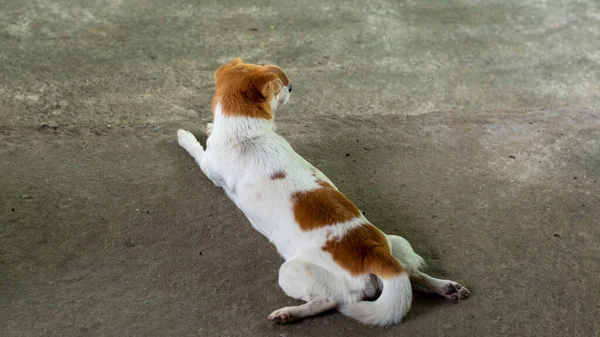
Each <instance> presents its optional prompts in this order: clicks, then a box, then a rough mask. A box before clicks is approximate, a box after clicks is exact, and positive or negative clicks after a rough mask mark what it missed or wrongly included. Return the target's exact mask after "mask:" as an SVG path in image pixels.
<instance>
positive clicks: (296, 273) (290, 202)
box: [177, 58, 469, 325]
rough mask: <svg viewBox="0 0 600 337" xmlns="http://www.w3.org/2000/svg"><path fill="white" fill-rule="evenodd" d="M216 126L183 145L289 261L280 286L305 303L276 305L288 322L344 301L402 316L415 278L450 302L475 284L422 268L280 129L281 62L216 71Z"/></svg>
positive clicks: (354, 309) (385, 318) (286, 86)
mask: <svg viewBox="0 0 600 337" xmlns="http://www.w3.org/2000/svg"><path fill="white" fill-rule="evenodd" d="M214 78H215V84H216V93H215V97H214V100H213V106H212V111H213V118H214V119H213V121H214V124H209V125H207V134H208V135H209V137H208V140H207V142H206V149H203V148H202V146H201V145H200V143H198V141H197V140H196V138H195V137H194V136H193V135H192V134H191V133H189V132H188V131H185V130H178V131H177V138H178V141H179V145H181V147H183V148H184V149H185V150H186V151H187V152H188V153H189V154H190V155H191V156H192V157H194V159H195V160H196V162H197V163H198V164H199V165H200V168H201V170H202V172H204V174H205V175H206V176H207V177H208V178H209V179H210V180H212V181H213V182H214V183H215V185H217V186H220V187H222V188H223V189H224V190H225V193H227V195H228V196H229V198H231V200H233V202H235V204H236V205H237V206H238V207H239V208H240V209H241V210H242V211H243V212H244V214H245V215H246V216H247V217H248V220H250V223H251V224H252V226H253V227H254V228H256V230H258V231H259V232H260V233H262V234H263V235H264V236H266V237H267V238H268V239H269V241H271V242H272V243H273V244H274V245H275V247H276V248H277V251H278V252H279V254H281V256H282V257H283V258H284V259H285V263H284V264H283V265H282V266H281V268H280V269H279V285H280V286H281V288H282V289H283V291H285V293H286V294H287V295H289V296H291V297H293V298H296V299H301V300H303V301H306V303H305V304H302V305H298V306H293V307H285V308H281V309H279V310H276V311H274V312H273V313H271V314H270V315H269V317H268V318H269V319H270V320H273V321H276V322H280V323H285V322H290V321H293V320H295V319H298V318H301V317H306V316H311V315H315V314H318V313H320V312H323V311H326V310H330V309H334V308H336V309H337V310H339V311H340V312H342V313H343V314H345V315H348V316H350V317H353V318H355V319H357V320H359V321H360V322H363V323H366V324H373V325H387V324H393V323H398V322H400V320H401V319H402V317H403V316H404V315H405V314H406V313H407V312H408V310H409V308H410V305H411V300H412V289H411V282H412V283H413V284H414V285H416V286H417V287H418V288H419V289H421V290H424V291H427V292H433V293H437V294H440V295H442V296H444V297H447V298H449V299H452V300H460V299H464V298H466V297H467V296H468V295H469V291H468V290H467V288H465V287H463V286H461V285H460V284H458V283H456V282H454V281H450V280H441V279H436V278H433V277H431V276H429V275H426V274H424V273H423V272H421V271H419V269H420V268H421V267H422V266H423V265H424V261H423V259H422V258H421V257H420V256H419V255H417V254H416V253H415V252H414V251H413V249H412V248H411V246H410V244H409V243H408V241H406V240H405V239H403V238H401V237H399V236H395V235H386V234H384V233H383V232H381V231H380V230H379V229H377V228H376V227H375V226H373V225H372V224H371V223H370V222H369V221H368V220H367V219H366V218H365V217H364V215H363V214H362V213H361V212H360V211H359V209H358V208H357V207H356V206H355V205H354V204H353V203H352V202H350V201H349V200H348V199H347V198H346V197H345V196H344V195H343V194H342V193H341V192H340V191H338V189H337V188H336V187H335V186H334V185H333V183H332V182H331V181H330V180H329V179H328V178H327V177H326V176H325V175H324V174H323V173H321V172H320V171H319V170H317V169H316V168H315V167H314V166H312V165H311V164H310V163H309V162H307V161H306V160H305V159H304V158H302V157H301V156H300V155H298V154H297V153H296V152H295V151H294V150H293V149H292V147H291V146H290V144H289V143H288V142H287V141H286V140H285V139H283V138H282V137H281V136H279V135H278V134H276V133H275V131H274V122H273V117H274V116H273V112H274V111H275V109H276V108H277V107H278V106H280V105H283V104H285V103H286V102H287V101H288V99H289V97H290V92H291V91H292V84H291V83H290V80H289V78H288V76H287V75H286V74H285V73H284V72H283V70H281V69H280V68H278V67H276V66H273V65H265V66H259V65H253V64H247V63H243V62H242V60H241V59H239V58H237V59H234V60H233V61H231V62H229V63H228V64H226V65H223V66H222V67H220V68H219V69H218V70H217V71H216V72H215V74H214Z"/></svg>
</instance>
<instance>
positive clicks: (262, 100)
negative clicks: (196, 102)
mask: <svg viewBox="0 0 600 337" xmlns="http://www.w3.org/2000/svg"><path fill="white" fill-rule="evenodd" d="M214 77H215V86H216V92H215V98H214V100H213V114H214V108H215V106H216V105H217V104H220V105H221V108H222V110H223V114H225V115H227V116H245V117H252V118H267V119H271V118H273V111H275V109H276V108H277V107H278V106H280V105H283V104H285V103H287V101H288V99H289V98H290V93H291V92H292V84H291V82H290V79H289V78H288V76H287V75H286V74H285V72H284V71H283V70H281V68H279V67H277V66H274V65H263V66H260V65H256V64H249V63H243V62H242V59H241V58H236V59H234V60H232V61H230V62H229V63H227V64H225V65H223V66H221V67H219V69H217V71H215V74H214Z"/></svg>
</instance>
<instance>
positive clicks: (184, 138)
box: [177, 129, 203, 155]
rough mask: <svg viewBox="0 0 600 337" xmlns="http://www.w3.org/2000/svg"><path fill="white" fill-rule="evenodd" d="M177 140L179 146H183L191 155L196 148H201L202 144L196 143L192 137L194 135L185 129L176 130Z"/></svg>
mask: <svg viewBox="0 0 600 337" xmlns="http://www.w3.org/2000/svg"><path fill="white" fill-rule="evenodd" d="M177 142H178V143H179V146H181V147H182V148H184V149H185V150H186V151H187V152H189V153H190V154H192V155H193V154H194V153H195V152H196V151H198V150H200V151H202V150H203V149H202V145H200V143H198V141H197V140H196V137H194V135H193V134H192V133H191V132H189V131H186V130H182V129H179V130H177Z"/></svg>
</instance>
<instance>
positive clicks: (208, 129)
mask: <svg viewBox="0 0 600 337" xmlns="http://www.w3.org/2000/svg"><path fill="white" fill-rule="evenodd" d="M213 125H214V124H213V123H206V136H207V137H210V134H211V133H212V131H213Z"/></svg>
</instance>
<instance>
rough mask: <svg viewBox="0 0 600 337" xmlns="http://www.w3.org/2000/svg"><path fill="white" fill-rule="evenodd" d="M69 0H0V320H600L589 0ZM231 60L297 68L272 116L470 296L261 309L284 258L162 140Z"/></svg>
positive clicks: (151, 324) (207, 95) (238, 326)
mask: <svg viewBox="0 0 600 337" xmlns="http://www.w3.org/2000/svg"><path fill="white" fill-rule="evenodd" d="M73 3H74V1H66V0H56V1H49V0H34V1H26V2H25V1H19V0H3V1H2V0H0V334H1V335H2V336H11V337H12V336H319V337H328V336H342V335H343V336H380V335H390V336H392V335H398V336H586V337H588V336H598V334H599V331H600V323H598V322H600V317H599V316H600V282H599V281H598V275H600V243H599V242H600V210H599V203H600V4H599V3H598V2H597V1H595V0H582V1H475V0H464V1H445V0H437V1H393V0H387V1H385V0H378V1H368V2H365V1H360V0H354V1H343V2H342V1H340V2H335V4H333V2H319V1H293V2H285V3H284V2H281V1H277V2H276V1H269V0H260V1H255V2H254V5H251V4H250V2H241V1H240V2H238V1H222V0H219V1H201V2H194V1H170V2H169V1H158V0H153V1H119V0H112V1H77V2H76V3H75V4H73ZM235 56H242V57H244V58H245V59H246V60H247V61H251V62H257V63H265V62H269V63H276V64H278V65H280V66H281V67H283V68H284V69H286V70H287V71H288V72H289V75H290V76H291V78H292V80H293V81H294V93H293V95H292V98H291V101H290V103H289V104H288V105H286V106H285V107H284V108H283V109H282V110H281V111H280V114H279V116H278V120H279V130H280V132H281V133H282V134H283V135H285V136H286V137H287V138H288V139H289V141H290V142H291V144H292V145H293V146H294V147H295V148H296V150H297V151H298V152H299V153H300V154H302V155H303V156H305V157H306V158H307V159H308V160H310V161H311V162H313V163H314V164H315V165H316V166H318V167H319V168H320V169H321V170H322V171H324V172H325V173H326V174H328V175H329V176H330V178H331V179H332V180H333V181H334V182H335V183H336V184H337V185H338V187H339V188H340V189H341V190H343V191H344V192H345V193H346V194H347V195H348V196H349V197H350V198H351V199H352V200H353V201H354V202H355V203H357V205H358V206H359V207H360V208H361V209H363V210H364V211H365V212H366V215H367V217H368V218H369V219H370V220H371V221H372V222H373V223H375V224H376V225H378V226H379V227H380V228H381V229H383V230H384V231H386V232H388V233H392V234H398V235H402V236H404V237H406V238H407V239H408V240H410V241H411V243H412V244H413V247H414V248H415V250H417V251H418V252H419V253H421V254H422V255H423V256H424V257H425V258H426V260H427V261H428V262H429V265H430V268H429V270H430V272H431V274H434V275H439V276H443V277H446V278H451V279H455V280H457V281H459V282H461V283H462V284H464V285H466V286H468V287H469V289H470V290H471V294H472V296H471V298H469V299H468V300H466V301H463V302H461V303H459V304H457V305H455V304H453V303H449V302H448V301H446V300H444V299H439V298H437V297H433V296H427V295H420V294H416V295H415V301H414V304H413V310H412V311H411V312H410V314H409V315H408V317H407V318H406V319H405V321H404V323H403V324H401V325H397V326H393V327H390V328H385V329H381V328H372V327H367V326H363V325H360V324H358V323H355V322H354V321H352V320H350V319H348V318H346V317H344V316H342V315H340V314H338V313H330V314H324V315H321V316H320V317H317V318H312V319H306V320H304V321H301V322H299V323H297V324H293V325H287V326H279V325H273V324H271V323H270V322H268V321H267V320H266V316H267V315H268V314H269V313H270V312H271V311H272V310H274V309H277V308H279V307H282V306H286V305H291V304H293V303H295V301H294V300H292V299H289V298H287V297H286V296H285V294H283V292H282V291H281V290H280V289H279V288H278V286H277V270H278V267H279V265H280V263H281V262H282V261H281V259H280V258H279V257H278V256H277V254H276V252H275V250H274V248H273V247H272V246H271V245H270V244H269V243H268V242H267V240H265V239H264V238H263V237H261V236H260V235H259V234H258V233H257V232H255V231H254V230H253V229H252V228H251V227H250V225H249V223H248V222H247V221H246V220H245V218H244V217H243V215H242V214H241V213H240V212H239V211H238V210H237V209H236V208H235V207H234V205H233V204H232V203H231V202H229V201H228V199H227V198H226V197H225V196H224V194H223V193H222V191H220V190H219V189H218V188H216V187H215V186H214V185H212V183H210V182H209V181H208V180H207V179H206V178H204V177H203V176H202V174H201V172H200V170H199V169H198V168H197V167H196V166H195V164H194V163H193V160H192V159H191V158H190V157H189V156H187V154H185V153H184V151H183V150H181V149H180V148H179V147H178V146H177V143H176V141H175V130H176V129H177V128H180V127H186V128H188V129H191V130H193V131H194V132H195V133H196V134H198V135H201V131H200V130H201V129H202V123H203V122H205V121H207V120H208V119H209V117H210V112H209V108H210V100H211V97H212V92H213V83H212V73H213V71H214V70H215V69H216V67H217V66H218V65H219V64H221V63H223V62H226V61H228V60H229V59H231V58H233V57H235ZM43 123H47V124H48V125H44V126H42V124H43Z"/></svg>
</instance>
